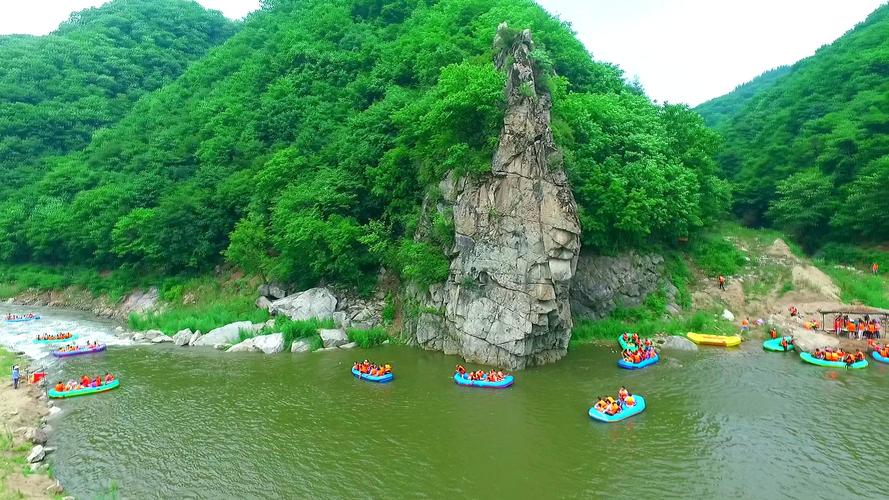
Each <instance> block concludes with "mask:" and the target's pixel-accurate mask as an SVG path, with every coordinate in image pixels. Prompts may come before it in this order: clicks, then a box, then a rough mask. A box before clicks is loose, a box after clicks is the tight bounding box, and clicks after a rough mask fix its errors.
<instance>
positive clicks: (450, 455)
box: [50, 342, 889, 498]
mask: <svg viewBox="0 0 889 500" xmlns="http://www.w3.org/2000/svg"><path fill="white" fill-rule="evenodd" d="M365 357H367V358H370V359H372V360H380V361H388V362H390V363H392V365H393V367H394V369H395V374H396V375H395V380H394V381H393V382H392V383H390V384H387V385H377V384H372V383H368V382H363V381H359V380H356V379H354V378H353V377H352V376H351V374H350V373H349V368H350V367H351V363H352V361H353V360H354V359H357V358H365ZM616 359H617V348H616V344H615V346H610V345H608V346H585V347H579V348H577V349H574V350H572V351H571V352H570V353H569V355H568V356H567V357H566V358H565V359H564V360H563V361H561V362H559V363H557V364H554V365H551V366H546V367H541V368H535V369H530V370H525V371H522V372H519V373H518V374H517V381H516V384H515V386H513V387H512V388H510V389H508V390H503V391H490V390H479V389H472V388H464V387H458V386H456V385H455V384H454V383H453V380H452V378H451V374H452V373H453V371H452V370H453V367H454V365H455V364H456V363H457V362H459V359H458V358H456V357H450V356H444V355H441V354H439V353H431V352H424V351H421V350H417V349H413V348H409V347H403V346H383V347H380V348H375V349H371V350H367V351H363V350H353V351H337V352H323V353H311V354H302V355H291V354H289V353H288V354H281V355H277V356H265V355H261V354H247V353H245V354H225V353H219V352H216V351H212V350H205V349H194V348H176V347H173V346H169V345H165V346H161V347H157V346H150V347H127V346H112V347H111V348H109V351H108V352H107V353H105V354H102V355H97V356H92V357H80V358H73V359H69V360H66V361H64V362H62V363H55V364H54V365H53V368H52V370H55V371H61V372H62V374H64V375H65V376H75V375H78V374H80V373H82V372H90V373H95V372H104V371H106V370H110V371H112V372H115V373H117V374H119V376H120V379H121V381H122V385H121V388H120V389H119V390H116V391H114V392H111V393H107V394H103V395H99V396H91V397H83V398H77V399H73V400H69V401H61V402H59V403H58V406H59V407H60V408H62V409H63V413H62V414H61V416H59V417H56V418H55V419H54V420H52V422H51V424H52V426H53V427H54V431H53V433H52V434H51V437H50V446H55V447H58V451H56V452H55V453H54V454H52V455H51V459H50V461H51V464H52V467H53V469H54V471H55V474H56V475H57V477H58V478H59V479H60V480H61V481H62V483H63V484H64V485H65V487H66V489H67V490H68V492H69V493H70V494H73V495H75V496H76V497H78V498H91V497H94V496H96V495H101V494H103V493H106V492H108V491H109V490H116V491H117V492H118V494H119V495H120V496H121V497H123V498H343V497H351V498H382V497H394V498H423V497H426V498H464V497H469V498H495V497H496V498H531V497H538V498H552V497H559V498H565V497H568V498H589V497H602V496H607V497H609V498H621V497H635V498H651V497H658V496H661V497H682V498H738V497H744V498H845V497H849V496H867V497H880V496H883V497H885V495H882V494H881V489H880V488H881V487H882V485H884V484H885V480H884V478H883V476H882V472H881V471H884V467H883V465H884V464H885V463H886V462H887V459H889V451H887V449H886V447H885V446H884V444H883V443H882V439H880V438H879V437H880V434H879V433H880V432H882V431H883V429H884V426H885V424H886V423H887V421H889V419H887V418H886V416H885V415H886V413H885V412H886V408H887V407H886V404H885V403H886V397H885V394H886V390H887V388H889V366H886V365H880V364H878V363H876V362H873V361H871V366H870V367H869V368H868V369H866V370H859V371H845V370H832V369H825V368H820V367H815V366H811V365H806V364H803V363H802V362H801V361H800V360H799V357H798V356H797V355H795V354H780V353H766V352H763V351H762V349H761V347H760V345H759V343H758V342H747V343H745V344H744V345H743V346H742V347H741V348H738V349H733V350H724V349H720V348H702V350H701V351H700V352H697V353H673V352H665V353H663V359H662V361H661V362H660V363H659V364H658V365H655V366H654V367H651V368H647V369H645V370H641V371H635V372H634V371H625V370H621V369H619V368H617V366H616V364H615V360H616ZM621 384H626V385H627V386H628V387H629V388H630V389H631V390H632V391H633V392H638V393H639V394H642V395H644V396H645V397H646V400H647V402H648V408H647V410H646V411H645V412H644V413H643V414H641V415H638V416H636V417H633V418H631V419H628V420H626V421H623V422H620V423H615V424H602V423H597V422H594V421H591V420H590V418H589V417H588V416H587V413H586V412H587V409H588V408H589V406H590V404H591V403H592V401H593V399H594V397H595V396H596V395H597V394H606V393H614V392H616V390H617V388H618V386H619V385H621ZM874 438H876V439H874Z"/></svg>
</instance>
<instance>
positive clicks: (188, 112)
mask: <svg viewBox="0 0 889 500" xmlns="http://www.w3.org/2000/svg"><path fill="white" fill-rule="evenodd" d="M504 21H506V22H508V23H509V25H510V26H511V27H514V28H516V29H524V28H529V29H530V30H531V31H532V34H533V38H534V41H535V44H536V45H535V50H534V52H533V54H532V56H533V58H534V61H535V68H536V71H538V72H539V73H540V75H541V76H540V77H539V78H538V81H539V82H540V85H542V87H543V88H544V89H545V90H549V91H551V93H552V94H553V100H554V109H553V126H554V132H555V139H556V142H557V144H558V146H559V147H560V148H561V150H562V152H563V154H564V160H565V161H564V163H565V168H566V169H567V171H568V174H569V176H570V179H571V182H572V184H573V187H574V191H575V197H576V198H577V200H578V204H579V210H580V219H581V222H582V224H583V231H584V233H583V238H584V244H585V245H586V246H587V247H589V248H593V249H600V250H601V249H608V250H610V249H614V248H618V247H621V246H624V247H625V246H639V245H649V244H658V243H667V244H669V243H673V242H675V241H676V240H677V239H678V238H681V237H685V236H688V235H689V233H691V232H693V231H695V230H696V229H698V228H699V227H701V226H702V225H703V224H704V223H705V219H706V218H707V217H708V216H711V215H714V214H718V213H719V211H720V210H721V208H722V205H723V204H724V200H726V199H727V198H726V194H727V189H726V188H725V187H724V185H723V184H722V183H720V181H718V180H717V179H716V178H715V176H714V172H715V169H716V164H715V161H714V159H713V157H712V155H713V153H714V151H715V147H716V144H717V142H716V136H715V134H713V133H712V132H711V131H709V129H707V128H706V126H705V125H704V123H703V120H702V119H701V118H700V116H699V115H697V114H696V113H693V112H691V111H690V110H688V109H687V108H686V107H682V106H664V107H660V106H655V105H653V104H652V103H651V101H650V100H649V99H648V98H647V97H645V96H644V95H640V94H639V92H638V90H636V89H634V88H633V87H631V86H628V85H626V84H625V82H624V80H623V77H622V74H621V72H620V70H619V69H618V68H616V67H615V66H612V65H609V64H603V63H599V62H596V61H594V60H593V59H592V58H591V56H590V54H589V53H588V52H587V50H586V49H585V48H584V47H583V45H582V44H581V43H580V42H579V41H578V40H577V39H576V38H575V37H574V34H573V33H572V31H571V30H570V28H569V27H568V26H567V25H566V24H564V23H562V22H560V21H558V20H557V19H555V18H553V17H552V16H550V15H549V14H547V13H546V12H545V11H544V10H543V9H542V8H540V7H539V6H538V5H536V4H535V3H534V2H533V1H531V0H438V1H433V0H388V1H380V0H335V1H331V0H301V1H295V0H294V1H286V0H275V1H266V2H264V5H263V8H262V10H261V11H259V12H256V13H254V14H253V15H251V16H250V17H249V18H248V20H247V21H246V22H245V23H244V25H243V26H242V27H241V29H240V30H239V31H238V33H237V34H236V35H234V36H233V37H232V38H230V39H229V40H228V41H227V42H226V43H225V44H224V45H222V46H221V47H219V48H218V49H216V50H214V51H212V52H211V53H210V54H209V55H208V56H207V57H205V58H203V59H202V60H200V61H199V62H197V63H195V64H194V65H192V66H191V67H190V68H189V69H188V71H186V72H185V73H184V74H183V75H182V76H181V77H180V78H179V79H177V80H176V81H175V82H173V83H172V84H170V85H167V86H165V87H163V88H162V89H160V90H158V91H157V92H154V93H153V94H152V95H150V96H148V97H146V98H144V99H142V100H141V101H140V102H139V103H138V104H137V105H136V106H135V108H134V109H133V110H132V112H131V113H129V114H128V115H127V116H126V117H125V118H124V119H123V120H121V121H120V122H119V123H118V124H117V125H115V126H113V127H110V128H108V129H107V130H103V131H102V132H101V133H98V134H95V135H94V137H93V139H92V141H91V143H90V144H89V145H88V147H87V148H86V149H85V150H83V151H82V152H77V153H73V154H71V155H69V156H67V157H64V158H62V159H61V160H59V161H58V162H56V165H55V168H54V169H53V170H52V171H50V172H49V173H48V174H47V175H46V176H45V177H44V178H42V179H40V180H39V181H38V182H36V183H35V184H34V185H33V186H32V187H31V189H29V190H27V191H25V192H23V193H22V196H21V199H20V201H13V202H7V203H5V204H3V205H2V206H0V258H2V259H5V260H6V261H13V262H21V261H37V262H47V263H70V262H78V263H87V264H89V265H93V266H97V267H103V268H109V267H114V266H121V265H125V266H132V267H134V268H136V269H147V270H151V271H163V272H176V271H180V270H183V269H191V270H197V271H201V270H206V269H210V268H212V266H214V265H216V264H218V263H219V262H220V261H221V260H222V259H223V251H225V252H224V255H225V257H226V258H227V259H228V260H229V261H231V262H233V263H235V264H237V265H239V266H240V267H242V268H244V269H245V270H247V271H248V272H251V273H259V274H263V275H265V276H267V277H272V278H275V279H277V280H281V281H287V282H297V283H301V284H311V283H315V282H317V281H319V280H326V281H333V282H337V283H342V284H347V285H360V284H362V283H367V282H371V283H372V282H373V280H372V279H370V278H372V277H373V276H375V275H376V273H377V272H378V270H379V269H380V267H381V266H385V267H386V268H387V269H390V270H393V271H396V272H398V273H400V274H401V275H402V277H404V278H406V279H408V280H412V281H416V282H420V283H429V282H433V281H437V280H442V279H444V278H445V277H446V275H447V267H448V263H447V258H446V252H447V251H449V247H450V245H452V244H453V238H454V230H453V221H452V218H451V216H450V214H449V213H447V212H446V211H444V212H438V213H436V214H435V215H434V217H431V218H424V217H421V214H422V207H423V206H424V199H426V200H427V201H426V203H425V206H428V207H435V206H436V202H438V201H439V200H440V199H441V193H440V191H439V187H438V185H439V182H440V181H441V180H442V179H443V178H444V177H445V176H446V174H447V173H448V172H449V171H450V172H453V175H457V176H462V175H483V174H484V173H485V172H488V173H489V172H490V170H491V159H492V154H493V151H494V149H495V148H496V145H497V141H498V135H499V131H500V128H501V125H502V122H503V114H504V106H505V99H504V81H505V77H504V75H503V74H502V73H500V72H499V71H497V70H496V69H495V68H494V65H493V64H492V54H493V50H492V43H493V40H494V34H495V31H496V29H497V26H498V25H499V24H500V23H502V22H504ZM531 91H532V92H533V90H531ZM22 126H26V125H22ZM415 236H419V238H415ZM230 242H231V244H230Z"/></svg>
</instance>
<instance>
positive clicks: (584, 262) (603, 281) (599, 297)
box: [571, 252, 666, 319]
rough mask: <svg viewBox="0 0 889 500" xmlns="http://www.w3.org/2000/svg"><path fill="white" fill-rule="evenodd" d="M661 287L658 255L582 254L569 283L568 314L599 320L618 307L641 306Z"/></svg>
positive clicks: (662, 278) (662, 279)
mask: <svg viewBox="0 0 889 500" xmlns="http://www.w3.org/2000/svg"><path fill="white" fill-rule="evenodd" d="M664 284H666V281H665V270H664V258H663V257H661V256H660V255H657V254H651V255H642V254H638V253H636V252H628V253H624V254H621V255H616V256H613V257H612V256H606V255H591V254H587V253H582V254H581V256H580V259H579V260H578V261H577V274H576V276H575V277H574V280H573V282H572V283H571V311H572V312H573V313H574V317H575V318H586V319H600V318H603V317H605V316H607V315H608V314H609V313H611V312H612V311H614V310H615V309H616V308H618V307H636V306H640V305H642V303H643V302H644V301H645V298H646V297H648V295H649V294H651V293H653V292H656V291H658V289H659V288H660V287H661V285H664Z"/></svg>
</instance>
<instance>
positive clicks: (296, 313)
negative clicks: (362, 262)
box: [269, 288, 337, 321]
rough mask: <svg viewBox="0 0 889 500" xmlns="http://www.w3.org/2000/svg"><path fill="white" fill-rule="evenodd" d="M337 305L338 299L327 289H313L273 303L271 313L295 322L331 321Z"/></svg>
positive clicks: (270, 308)
mask: <svg viewBox="0 0 889 500" xmlns="http://www.w3.org/2000/svg"><path fill="white" fill-rule="evenodd" d="M336 303H337V300H336V297H335V296H334V295H333V292H331V291H330V290H328V289H327V288H311V289H309V290H306V291H304V292H300V293H296V294H293V295H288V296H287V297H284V298H283V299H279V300H276V301H274V302H272V305H271V306H270V307H269V312H270V313H272V314H283V315H285V316H287V317H288V318H290V319H292V320H294V321H301V320H306V319H311V318H318V319H330V318H333V312H334V311H335V310H336Z"/></svg>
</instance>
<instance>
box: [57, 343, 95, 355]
mask: <svg viewBox="0 0 889 500" xmlns="http://www.w3.org/2000/svg"><path fill="white" fill-rule="evenodd" d="M104 350H105V344H99V345H97V346H95V347H89V348H87V347H81V348H79V349H77V350H76V351H53V352H52V355H53V356H55V357H57V358H68V357H71V356H80V355H81V354H93V353H96V352H102V351H104Z"/></svg>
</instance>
